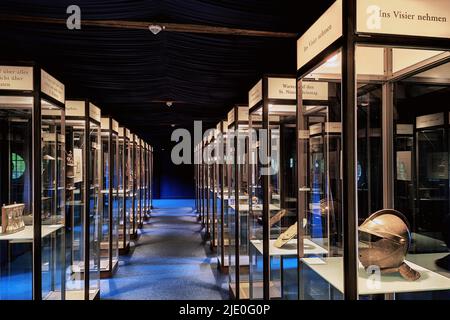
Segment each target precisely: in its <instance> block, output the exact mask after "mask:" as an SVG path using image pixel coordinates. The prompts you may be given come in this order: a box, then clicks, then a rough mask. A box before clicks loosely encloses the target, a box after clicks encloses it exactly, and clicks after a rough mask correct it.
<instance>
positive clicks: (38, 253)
mask: <svg viewBox="0 0 450 320" xmlns="http://www.w3.org/2000/svg"><path fill="white" fill-rule="evenodd" d="M0 66H1V69H2V71H3V69H5V70H6V69H15V70H14V73H13V74H11V76H13V75H15V76H17V75H19V78H20V77H22V82H21V80H18V82H17V83H14V80H12V82H11V83H10V85H8V86H2V89H0V96H2V97H11V98H12V97H18V98H26V97H28V98H30V102H31V104H30V105H31V106H32V110H31V128H32V129H31V132H30V142H31V146H30V147H31V148H32V150H31V156H30V160H31V161H30V163H28V165H29V166H30V168H31V171H30V173H29V174H30V177H31V178H30V180H31V185H30V188H31V192H30V196H31V201H30V204H31V207H32V208H34V210H33V209H31V210H32V213H31V215H32V217H33V222H32V226H31V228H32V231H31V232H30V235H27V236H25V237H22V238H23V240H20V239H19V240H18V241H19V242H21V243H23V241H25V242H26V243H30V242H31V247H32V250H31V255H32V266H31V273H32V279H31V290H30V291H31V292H30V294H31V297H30V298H31V299H34V300H42V299H45V298H47V297H43V296H42V289H43V284H42V281H43V277H42V272H43V268H42V264H43V263H42V258H43V255H42V239H43V238H44V237H46V236H49V235H52V234H54V233H55V232H57V231H59V230H61V231H62V234H61V236H60V237H61V238H62V239H61V240H62V243H61V244H60V245H62V249H61V250H62V252H61V257H60V258H61V259H62V261H63V265H62V270H65V240H64V239H65V230H64V229H65V228H64V226H65V224H66V223H65V219H64V214H63V216H62V219H63V221H62V222H63V225H62V226H63V227H62V228H58V229H55V230H54V231H53V232H50V234H47V232H43V223H42V222H43V221H42V215H41V214H37V211H38V212H39V213H40V212H41V209H39V210H36V208H41V205H42V190H43V189H42V176H41V166H42V163H41V162H42V155H41V145H42V144H41V141H42V139H43V137H42V135H41V127H42V105H41V102H42V100H44V101H46V102H48V103H50V104H52V105H53V106H55V107H57V108H59V110H61V111H62V115H61V122H62V124H61V126H62V127H63V126H64V110H65V105H64V102H65V96H64V94H65V93H64V85H63V84H62V83H60V82H59V81H58V80H56V79H54V78H53V77H52V76H50V75H49V74H47V73H46V72H45V71H44V70H43V69H41V67H40V66H39V65H38V64H36V63H34V62H27V63H24V62H19V63H15V62H12V61H3V62H1V63H0ZM22 71H23V72H24V73H23V74H19V72H22ZM2 80H3V81H2V82H8V80H7V79H5V80H4V79H2ZM43 80H45V82H44V81H43ZM52 82H53V83H52ZM8 87H9V88H10V89H5V88H8ZM44 87H45V88H44ZM61 88H62V92H58V90H59V89H61ZM55 89H56V90H55ZM53 90H55V91H53ZM44 91H45V92H44ZM62 149H63V150H61V151H62V152H64V151H65V150H64V147H63V148H62ZM63 158H65V157H64V156H63ZM64 169H65V159H62V170H64ZM2 170H3V169H2ZM6 172H9V171H8V170H6ZM62 172H64V171H62ZM64 175H65V174H64ZM3 183H4V182H2V184H3ZM62 184H63V187H64V188H65V177H63V181H62ZM8 190H9V186H7V187H2V193H3V192H5V193H6V192H7V191H8ZM3 197H6V198H9V194H6V195H5V194H2V198H3ZM62 197H63V201H65V199H64V198H65V195H64V190H63V195H62ZM63 210H64V209H63ZM20 232H23V233H25V232H26V230H23V231H18V232H17V233H13V234H6V235H3V234H0V241H1V242H3V241H5V242H6V245H7V246H8V251H9V246H10V245H11V243H13V242H14V241H15V240H14V235H16V236H17V235H18V233H20ZM52 245H55V239H52ZM8 263H9V262H8ZM61 273H62V274H61V277H62V278H61V280H60V281H61V284H60V285H61V293H60V296H59V298H58V299H62V300H64V299H65V279H64V273H63V272H61ZM53 280H54V278H53ZM53 282H54V281H52V283H53ZM53 290H54V288H53Z"/></svg>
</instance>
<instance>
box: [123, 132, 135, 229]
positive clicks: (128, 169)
mask: <svg viewBox="0 0 450 320" xmlns="http://www.w3.org/2000/svg"><path fill="white" fill-rule="evenodd" d="M125 151H126V153H125V179H126V189H125V190H126V205H125V208H126V221H127V223H129V226H128V227H127V230H128V234H127V237H131V235H132V234H134V222H133V221H134V219H133V214H134V213H133V212H134V209H133V165H132V163H133V162H132V159H133V142H132V141H130V140H127V141H126V150H125Z"/></svg>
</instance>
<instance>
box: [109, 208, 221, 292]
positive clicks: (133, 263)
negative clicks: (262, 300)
mask: <svg viewBox="0 0 450 320" xmlns="http://www.w3.org/2000/svg"><path fill="white" fill-rule="evenodd" d="M154 206H155V210H153V214H152V218H151V220H150V222H149V223H148V224H146V225H145V226H144V228H143V229H142V230H141V236H140V238H139V240H138V241H137V242H136V245H135V246H134V247H132V250H131V252H130V254H129V255H128V256H124V257H121V262H120V265H119V270H118V272H117V273H116V275H115V276H114V277H113V278H112V279H107V280H102V283H101V298H102V299H121V300H126V299H128V300H146V299H150V300H166V299H170V300H187V299H194V300H222V299H228V298H229V297H228V290H227V285H226V276H224V275H222V274H220V273H219V272H218V271H217V265H216V263H217V259H216V256H215V255H214V254H211V252H210V250H209V247H208V246H206V245H205V244H204V243H203V240H202V236H201V226H200V224H199V223H198V222H197V221H196V214H195V212H194V209H193V206H194V202H193V201H186V200H170V201H169V200H160V201H154Z"/></svg>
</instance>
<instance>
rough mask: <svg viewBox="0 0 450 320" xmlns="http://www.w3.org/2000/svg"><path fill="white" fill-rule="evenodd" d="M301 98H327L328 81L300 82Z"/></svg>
mask: <svg viewBox="0 0 450 320" xmlns="http://www.w3.org/2000/svg"><path fill="white" fill-rule="evenodd" d="M302 99H303V100H328V83H327V82H313V81H303V82H302Z"/></svg>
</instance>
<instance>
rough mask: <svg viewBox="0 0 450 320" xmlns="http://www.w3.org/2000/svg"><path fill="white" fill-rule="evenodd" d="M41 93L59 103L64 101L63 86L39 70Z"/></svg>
mask: <svg viewBox="0 0 450 320" xmlns="http://www.w3.org/2000/svg"><path fill="white" fill-rule="evenodd" d="M41 91H42V92H43V93H45V94H46V95H48V96H49V97H52V98H53V99H55V100H57V101H59V102H61V103H64V102H65V101H66V92H65V87H64V85H63V84H62V83H61V82H59V81H58V80H56V79H55V78H53V77H52V76H51V75H49V74H48V73H47V72H45V71H44V70H41Z"/></svg>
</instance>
